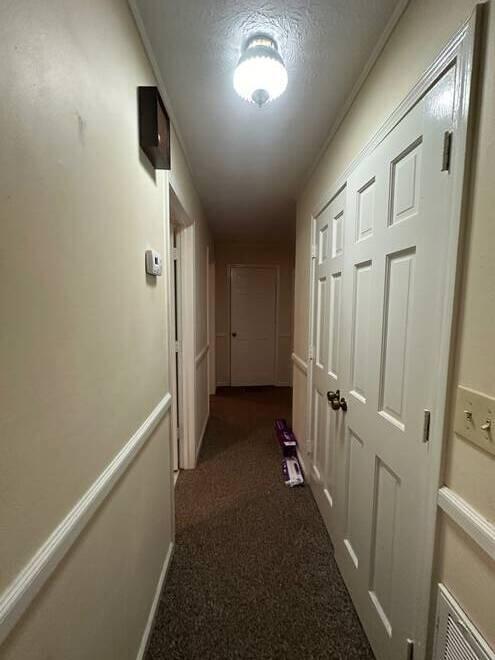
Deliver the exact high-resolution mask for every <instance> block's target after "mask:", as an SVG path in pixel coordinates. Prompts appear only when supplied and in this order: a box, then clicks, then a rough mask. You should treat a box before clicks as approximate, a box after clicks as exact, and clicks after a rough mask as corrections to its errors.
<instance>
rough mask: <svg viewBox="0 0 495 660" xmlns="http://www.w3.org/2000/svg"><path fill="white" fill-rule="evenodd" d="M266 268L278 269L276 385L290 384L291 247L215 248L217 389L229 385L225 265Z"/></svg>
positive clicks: (243, 245)
mask: <svg viewBox="0 0 495 660" xmlns="http://www.w3.org/2000/svg"><path fill="white" fill-rule="evenodd" d="M234 264H237V265H243V264H246V265H259V264H267V265H272V266H279V267H280V286H279V300H278V337H277V353H278V360H277V365H276V369H275V371H276V374H275V375H276V380H277V384H280V385H289V384H290V383H291V366H290V364H291V347H292V324H293V287H294V279H293V278H294V247H293V245H291V244H288V243H280V244H275V243H251V244H249V243H235V242H232V243H230V242H228V243H222V242H216V244H215V308H216V319H215V322H216V350H215V352H216V379H217V385H227V384H229V383H230V350H229V336H228V332H229V313H230V303H229V291H230V289H229V286H228V266H229V265H234Z"/></svg>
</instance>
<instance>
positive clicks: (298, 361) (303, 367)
mask: <svg viewBox="0 0 495 660" xmlns="http://www.w3.org/2000/svg"><path fill="white" fill-rule="evenodd" d="M291 357H292V363H293V364H294V366H296V367H297V368H298V369H299V371H301V372H302V373H303V374H304V375H307V373H308V363H307V362H305V361H304V360H303V359H302V358H301V357H299V355H297V353H292V356H291Z"/></svg>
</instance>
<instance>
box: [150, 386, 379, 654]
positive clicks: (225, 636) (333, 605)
mask: <svg viewBox="0 0 495 660" xmlns="http://www.w3.org/2000/svg"><path fill="white" fill-rule="evenodd" d="M280 416H285V417H286V418H287V419H289V420H290V390H289V389H285V388H284V389H280V388H246V389H244V388H242V389H240V388H237V389H229V388H223V389H220V390H219V392H218V394H217V396H215V397H213V399H212V406H211V418H210V421H209V424H208V430H207V433H206V437H205V440H204V445H203V448H202V452H201V457H200V461H199V465H198V467H197V468H196V470H194V471H188V472H181V474H180V477H179V480H178V483H177V488H176V516H177V529H176V549H175V554H174V557H173V561H172V565H171V567H170V571H169V575H168V578H167V581H166V584H165V587H164V590H163V593H162V596H161V602H160V605H159V609H158V613H157V617H156V621H155V627H154V630H153V633H152V637H151V641H150V645H149V649H148V655H147V658H148V660H157V659H158V658H160V659H167V660H168V659H169V658H253V659H254V658H256V659H269V658H297V659H298V660H306V659H307V658H332V659H334V658H335V659H337V658H339V659H345V660H354V659H355V658H367V659H372V658H373V655H372V653H371V650H370V648H369V645H368V642H367V640H366V637H365V636H364V633H363V631H362V629H361V626H360V624H359V621H358V618H357V615H356V613H355V611H354V608H353V606H352V603H351V600H350V598H349V595H348V593H347V591H346V588H345V586H344V583H343V581H342V578H341V576H340V574H339V572H338V569H337V566H336V564H335V561H334V559H333V553H332V548H331V545H330V541H329V537H328V535H327V532H326V530H325V528H324V526H323V522H322V520H321V518H320V516H319V513H318V510H317V508H316V504H315V502H314V500H313V498H312V496H311V492H310V489H309V487H308V486H305V487H304V488H299V489H289V488H287V487H286V486H285V485H284V483H283V481H282V478H281V457H280V450H279V448H278V446H277V444H276V443H275V441H274V439H273V433H272V425H273V421H274V419H275V418H276V417H280Z"/></svg>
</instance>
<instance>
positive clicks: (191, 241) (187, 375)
mask: <svg viewBox="0 0 495 660" xmlns="http://www.w3.org/2000/svg"><path fill="white" fill-rule="evenodd" d="M168 199H169V219H170V223H171V224H175V225H176V227H177V228H178V229H179V234H178V238H179V250H180V254H179V273H180V275H179V279H180V283H181V290H182V291H188V292H190V294H189V295H182V296H181V304H180V310H179V311H180V323H179V326H180V328H181V360H180V363H181V371H182V373H181V378H180V389H181V391H180V393H179V407H180V412H179V420H180V425H181V427H180V442H179V468H181V469H186V470H189V469H192V468H194V467H196V412H195V410H196V359H195V357H196V259H195V224H194V222H193V221H192V219H191V218H189V216H188V215H187V213H186V211H185V210H184V207H183V206H182V204H181V201H180V199H179V197H178V196H177V193H176V192H175V190H174V189H173V187H172V185H171V184H169V193H168ZM172 208H173V211H174V213H173V215H174V218H172ZM167 233H168V239H167V240H168V242H169V241H170V230H169V229H168V230H167ZM168 254H169V255H170V247H169V250H168ZM168 259H169V260H170V256H169V257H168ZM170 274H171V271H170V263H169V264H168V268H167V277H168V278H169V284H168V286H169V300H171V298H170V295H171V286H172V283H171V277H170ZM169 316H171V314H170V310H169ZM169 323H171V321H170V320H169ZM170 328H171V325H170ZM169 355H170V373H169V378H174V377H175V367H174V364H175V341H174V338H173V335H172V332H170V333H169ZM172 357H173V359H172Z"/></svg>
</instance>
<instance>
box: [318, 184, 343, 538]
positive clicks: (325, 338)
mask: <svg viewBox="0 0 495 660" xmlns="http://www.w3.org/2000/svg"><path fill="white" fill-rule="evenodd" d="M344 202H345V193H344V192H342V193H340V194H339V195H337V196H336V198H335V199H334V200H332V202H331V203H330V204H329V205H328V207H327V208H326V209H325V210H324V211H323V212H322V213H321V215H320V216H319V217H318V219H317V221H316V255H315V261H316V263H315V269H314V291H315V304H314V320H313V326H314V329H315V343H314V347H315V348H314V361H313V377H312V406H313V415H312V429H311V433H312V446H313V454H312V464H311V475H310V478H311V484H312V488H313V492H314V495H315V497H316V499H317V501H318V504H319V507H320V510H321V511H322V513H323V516H324V520H325V523H326V525H327V527H328V530H329V532H330V533H331V534H332V532H333V527H334V523H335V519H334V511H335V509H334V498H335V491H336V488H337V483H336V480H337V463H336V458H337V457H336V443H337V438H338V434H339V432H340V426H341V423H342V420H341V418H340V417H339V416H338V415H337V414H336V413H335V411H334V410H333V409H332V407H331V404H330V402H329V400H328V397H327V393H328V392H337V391H338V390H339V388H341V387H342V385H341V367H342V364H341V359H340V348H341V306H342V269H343V265H344V262H343V254H344V216H345V209H344Z"/></svg>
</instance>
